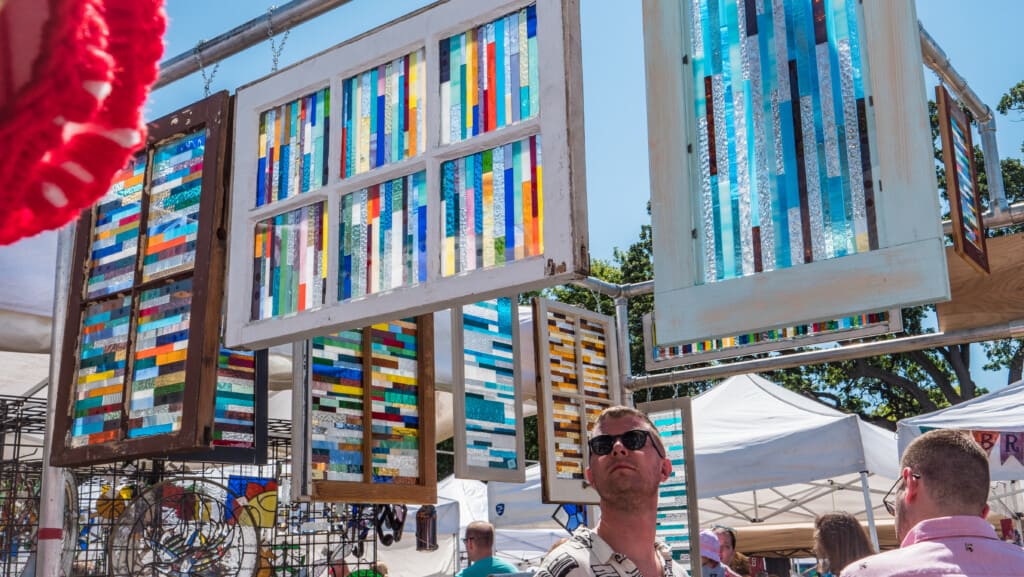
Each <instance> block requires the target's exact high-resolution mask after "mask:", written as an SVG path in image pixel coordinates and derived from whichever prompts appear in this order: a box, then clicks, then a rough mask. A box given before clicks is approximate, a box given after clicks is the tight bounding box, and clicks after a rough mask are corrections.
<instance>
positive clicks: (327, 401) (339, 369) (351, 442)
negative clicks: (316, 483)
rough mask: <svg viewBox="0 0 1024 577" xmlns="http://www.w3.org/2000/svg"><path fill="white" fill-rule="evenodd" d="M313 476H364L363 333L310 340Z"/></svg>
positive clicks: (335, 478)
mask: <svg viewBox="0 0 1024 577" xmlns="http://www.w3.org/2000/svg"><path fill="white" fill-rule="evenodd" d="M311 348H312V352H311V360H312V362H311V364H312V366H313V376H312V379H311V387H310V388H311V389H312V407H313V410H312V417H311V424H312V477H313V478H314V479H327V480H333V481H354V482H359V481H362V480H363V442H364V441H363V440H364V438H365V434H366V433H365V431H366V427H365V425H364V420H363V419H364V417H363V415H364V412H363V411H364V407H365V404H364V402H363V398H364V397H363V372H364V369H363V332H362V331H361V330H354V331H343V332H341V333H338V334H336V335H332V336H329V337H316V338H314V339H313V340H312V347H311Z"/></svg>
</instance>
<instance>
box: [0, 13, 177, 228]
mask: <svg viewBox="0 0 1024 577" xmlns="http://www.w3.org/2000/svg"><path fill="white" fill-rule="evenodd" d="M50 3H51V18H50V21H49V22H48V23H47V26H46V29H45V30H44V32H43V44H42V49H41V54H42V56H41V57H40V58H39V59H38V60H37V62H36V63H35V68H34V71H33V78H32V81H31V82H30V83H29V84H28V85H27V86H26V87H24V88H23V89H22V90H21V91H20V93H19V94H18V96H17V97H16V99H15V100H14V102H13V104H12V106H11V107H10V108H9V110H8V111H6V112H9V114H8V113H6V112H5V114H3V116H2V118H0V142H4V144H5V147H6V148H7V149H8V150H6V151H5V154H3V155H0V198H2V199H3V201H4V210H3V211H2V213H0V245H2V244H10V243H12V242H15V241H17V240H19V239H21V238H24V237H26V236H31V235H34V234H36V233H39V232H41V231H44V230H49V229H53V228H57V227H60V226H63V225H64V224H66V223H67V222H69V221H70V220H72V219H74V218H76V217H77V216H78V213H79V212H80V211H81V210H82V209H83V208H86V207H88V206H91V205H92V204H93V203H94V202H95V201H96V200H98V199H99V198H100V197H101V196H103V194H104V193H105V192H106V191H107V189H108V188H109V186H110V182H111V179H112V178H113V176H114V174H115V173H116V172H117V170H118V169H120V168H121V167H122V166H124V164H125V163H126V162H127V161H128V158H129V157H130V156H131V155H132V154H133V153H134V152H135V151H136V150H138V149H139V148H140V147H141V146H142V145H143V143H144V142H145V134H146V126H145V124H144V123H143V121H142V106H143V105H144V104H145V101H146V97H147V95H148V93H149V88H150V86H152V84H153V83H154V82H155V81H156V78H157V72H158V69H157V65H158V63H159V59H160V56H161V55H162V53H163V40H162V38H163V33H164V28H165V24H166V19H165V16H164V12H163V8H162V6H163V0H50ZM103 83H109V84H110V90H109V93H108V94H102V93H100V94H99V97H97V95H95V94H93V93H91V92H90V91H89V90H87V89H86V86H101V85H102V84H103ZM83 177H84V180H83ZM47 191H50V192H49V194H47ZM53 191H59V192H57V193H54V192H53Z"/></svg>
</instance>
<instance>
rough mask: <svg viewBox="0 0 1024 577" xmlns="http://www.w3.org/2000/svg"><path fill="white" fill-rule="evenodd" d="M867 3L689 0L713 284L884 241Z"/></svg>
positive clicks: (703, 213) (703, 218)
mask: <svg viewBox="0 0 1024 577" xmlns="http://www.w3.org/2000/svg"><path fill="white" fill-rule="evenodd" d="M859 10H860V8H859V4H858V3H857V2H854V1H853V0H835V1H829V2H825V1H822V0H774V1H772V2H750V1H748V0H724V1H722V2H718V1H710V0H695V1H694V2H692V5H691V7H690V10H689V19H690V21H689V23H688V24H689V27H690V38H691V40H692V45H691V50H692V57H693V75H694V78H693V79H694V93H695V113H696V118H695V119H694V120H695V121H696V124H697V136H698V141H699V143H698V145H697V146H696V148H697V152H698V155H699V156H698V158H699V164H700V171H699V174H700V183H699V186H697V187H696V190H697V191H698V192H699V195H700V202H699V213H698V216H697V218H698V219H699V222H701V223H703V224H702V230H701V231H700V233H698V234H699V237H700V239H701V244H702V247H703V249H702V250H703V259H702V260H703V264H704V281H705V282H709V283H710V282H716V281H721V280H724V279H730V278H736V277H741V276H747V275H752V274H755V273H759V272H762V271H770V270H776V269H783V268H787V267H791V266H795V265H799V264H804V263H809V262H812V261H817V260H824V259H830V258H836V257H842V256H846V255H852V254H857V253H863V252H867V251H869V250H875V249H877V248H878V234H877V232H876V226H875V218H874V204H875V203H874V195H875V191H874V189H873V185H872V178H871V172H872V166H871V148H872V146H873V144H872V143H873V138H874V133H873V128H872V126H873V120H872V119H870V118H869V117H868V112H867V109H866V102H867V100H868V99H869V98H870V95H871V90H870V87H869V85H868V70H867V59H866V57H865V49H864V39H863V24H862V21H861V19H860V16H859Z"/></svg>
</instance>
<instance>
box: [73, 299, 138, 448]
mask: <svg viewBox="0 0 1024 577" xmlns="http://www.w3.org/2000/svg"><path fill="white" fill-rule="evenodd" d="M131 314H132V299H131V297H117V298H114V299H112V300H108V301H103V302H98V303H94V304H91V305H89V306H88V307H86V308H85V311H84V312H83V314H82V330H81V340H82V344H81V356H80V357H79V360H78V372H77V379H76V384H75V385H74V389H73V393H72V394H73V395H74V397H73V401H72V402H73V403H74V405H73V406H74V409H73V411H74V412H73V413H72V423H71V432H70V435H71V443H70V446H72V447H84V446H86V445H96V444H101V443H106V442H109V441H115V440H118V439H120V438H121V414H122V403H121V400H122V398H123V394H124V378H125V373H126V371H127V365H128V334H129V329H130V325H131Z"/></svg>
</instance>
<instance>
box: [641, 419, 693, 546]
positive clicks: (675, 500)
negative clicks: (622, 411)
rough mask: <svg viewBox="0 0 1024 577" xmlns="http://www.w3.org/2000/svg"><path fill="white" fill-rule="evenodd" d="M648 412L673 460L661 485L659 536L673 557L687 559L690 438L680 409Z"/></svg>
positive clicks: (659, 496)
mask: <svg viewBox="0 0 1024 577" xmlns="http://www.w3.org/2000/svg"><path fill="white" fill-rule="evenodd" d="M647 416H648V417H649V418H650V419H651V421H652V422H653V423H654V426H655V427H657V429H658V432H659V433H660V434H661V440H662V442H663V443H664V445H665V456H666V457H668V458H669V459H671V461H672V476H671V477H669V478H668V480H667V481H665V482H664V483H662V484H661V485H660V486H659V487H658V529H657V534H658V539H659V540H661V541H664V542H665V543H666V544H668V546H669V547H671V548H672V558H673V559H675V560H677V561H681V560H684V558H685V559H686V560H688V559H689V553H690V548H691V547H690V506H689V501H688V499H687V484H688V483H687V478H686V449H685V445H686V443H687V442H689V438H688V437H687V431H686V428H685V426H684V421H683V417H682V414H681V413H680V411H679V410H678V409H676V410H666V411H651V412H649V413H648V414H647ZM691 434H692V433H691Z"/></svg>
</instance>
